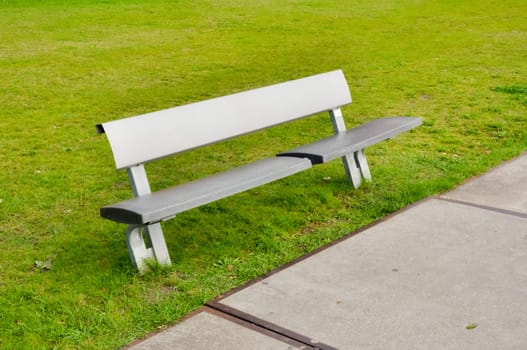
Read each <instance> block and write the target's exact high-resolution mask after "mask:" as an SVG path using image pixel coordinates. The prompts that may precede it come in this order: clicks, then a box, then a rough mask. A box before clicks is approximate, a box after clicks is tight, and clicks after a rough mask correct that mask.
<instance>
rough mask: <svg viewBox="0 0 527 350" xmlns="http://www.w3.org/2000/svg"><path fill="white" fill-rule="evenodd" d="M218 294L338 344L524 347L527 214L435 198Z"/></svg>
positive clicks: (261, 315) (229, 302) (233, 303)
mask: <svg viewBox="0 0 527 350" xmlns="http://www.w3.org/2000/svg"><path fill="white" fill-rule="evenodd" d="M523 161H524V159H522V162H523ZM218 302H219V303H220V304H223V305H227V306H228V307H231V308H234V309H237V310H240V311H242V312H244V313H247V314H250V315H253V316H254V317H257V318H260V319H263V320H266V321H268V322H271V323H273V324H276V325H278V326H280V327H283V328H285V329H289V330H291V331H293V332H296V333H299V334H304V335H306V336H307V337H310V338H312V339H316V340H318V341H320V342H323V343H325V344H327V345H330V346H333V347H335V348H338V349H456V350H457V349H521V348H525V347H526V346H527V332H526V329H527V219H526V218H522V217H519V216H513V215H507V214H504V213H500V212H494V211H489V210H485V209H481V208H476V207H473V206H468V205H462V204H458V203H453V202H448V201H444V200H439V199H431V200H426V201H424V202H421V203H419V204H418V205H415V206H413V207H411V208H409V209H408V210H406V211H403V212H402V213H399V214H397V215H396V216H393V217H391V218H389V219H388V220H386V221H384V222H381V223H379V224H377V225H375V226H373V227H371V228H369V229H367V230H365V231H364V232H362V233H360V234H358V235H356V236H353V237H351V238H350V239H347V240H344V241H342V242H340V243H338V244H336V245H334V246H331V247H330V248H328V249H326V250H323V251H321V252H319V253H317V254H315V255H313V256H311V257H309V258H307V259H305V260H303V261H301V262H299V263H297V264H295V265H292V266H290V267H288V268H287V269H284V270H282V271H280V272H277V273H276V274H273V275H271V276H269V277H267V278H265V279H263V280H261V281H259V282H257V283H255V284H253V285H251V286H249V287H247V288H245V289H242V290H240V291H238V292H236V293H234V294H232V295H230V296H227V297H226V298H224V299H222V300H219V301H218ZM467 328H468V329H467Z"/></svg>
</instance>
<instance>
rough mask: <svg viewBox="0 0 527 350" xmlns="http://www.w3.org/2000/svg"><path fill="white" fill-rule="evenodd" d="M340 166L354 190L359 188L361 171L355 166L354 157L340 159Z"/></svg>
mask: <svg viewBox="0 0 527 350" xmlns="http://www.w3.org/2000/svg"><path fill="white" fill-rule="evenodd" d="M342 164H343V165H344V171H345V172H346V175H347V176H348V179H349V180H350V182H351V184H352V185H353V187H354V188H359V187H360V185H361V182H362V176H361V171H360V169H359V167H358V166H357V162H356V160H355V156H354V155H347V156H344V157H342Z"/></svg>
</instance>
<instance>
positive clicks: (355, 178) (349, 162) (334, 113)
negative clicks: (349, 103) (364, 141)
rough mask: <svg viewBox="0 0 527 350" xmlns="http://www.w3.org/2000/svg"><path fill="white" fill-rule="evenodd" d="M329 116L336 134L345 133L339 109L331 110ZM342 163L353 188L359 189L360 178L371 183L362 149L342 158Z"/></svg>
mask: <svg viewBox="0 0 527 350" xmlns="http://www.w3.org/2000/svg"><path fill="white" fill-rule="evenodd" d="M329 116H330V118H331V124H333V130H334V131H335V133H336V134H338V133H341V132H346V125H345V124H344V117H343V116H342V111H341V110H340V108H336V109H333V110H331V111H330V112H329ZM342 163H343V164H344V170H345V171H346V175H347V176H348V179H349V180H350V182H351V183H352V184H353V187H355V188H359V187H360V185H361V183H362V178H364V179H365V180H366V181H371V174H370V168H369V167H368V162H367V160H366V154H365V153H364V149H361V150H360V151H357V152H354V153H353V154H348V155H346V156H344V157H342Z"/></svg>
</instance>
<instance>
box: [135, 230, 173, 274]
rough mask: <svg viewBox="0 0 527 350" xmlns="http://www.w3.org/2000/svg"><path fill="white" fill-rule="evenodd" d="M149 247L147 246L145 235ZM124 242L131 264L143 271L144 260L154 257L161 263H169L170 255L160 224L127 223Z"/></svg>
mask: <svg viewBox="0 0 527 350" xmlns="http://www.w3.org/2000/svg"><path fill="white" fill-rule="evenodd" d="M143 230H144V234H145V235H146V237H147V240H148V241H149V242H150V245H151V247H150V248H149V247H147V243H146V242H145V235H143ZM126 243H127V245H128V252H129V254H130V260H132V264H133V265H134V266H135V267H136V268H137V269H138V270H139V271H144V270H145V268H146V266H145V260H146V259H154V260H156V261H157V262H158V263H159V264H161V265H170V264H171V262H170V255H169V254H168V249H167V245H166V243H165V237H164V236H163V231H162V230H161V225H160V224H153V225H148V226H141V225H128V229H127V230H126Z"/></svg>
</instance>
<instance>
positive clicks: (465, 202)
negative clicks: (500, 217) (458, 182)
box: [435, 196, 527, 219]
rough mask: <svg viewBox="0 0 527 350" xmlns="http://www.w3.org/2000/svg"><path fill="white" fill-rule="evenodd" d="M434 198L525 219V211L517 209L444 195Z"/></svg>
mask: <svg viewBox="0 0 527 350" xmlns="http://www.w3.org/2000/svg"><path fill="white" fill-rule="evenodd" d="M435 199H438V200H442V201H445V202H450V203H456V204H461V205H467V206H470V207H474V208H479V209H484V210H489V211H493V212H495V213H500V214H506V215H511V216H516V217H520V218H523V219H527V213H522V212H519V211H514V210H508V209H501V208H496V207H491V206H488V205H483V204H477V203H472V202H467V201H462V200H459V199H451V198H445V197H441V196H437V197H435Z"/></svg>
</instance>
